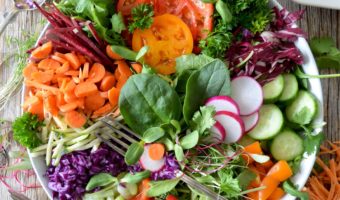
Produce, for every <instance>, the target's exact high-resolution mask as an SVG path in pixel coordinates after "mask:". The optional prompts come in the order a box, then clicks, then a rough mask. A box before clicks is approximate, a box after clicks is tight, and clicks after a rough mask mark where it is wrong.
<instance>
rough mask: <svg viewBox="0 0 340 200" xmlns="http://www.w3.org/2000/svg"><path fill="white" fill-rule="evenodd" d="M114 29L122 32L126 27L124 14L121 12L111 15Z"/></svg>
mask: <svg viewBox="0 0 340 200" xmlns="http://www.w3.org/2000/svg"><path fill="white" fill-rule="evenodd" d="M111 24H112V30H113V31H114V32H116V33H119V34H120V33H121V32H122V31H124V30H125V29H126V27H125V24H124V19H123V15H122V13H121V12H119V13H117V14H114V15H112V17H111Z"/></svg>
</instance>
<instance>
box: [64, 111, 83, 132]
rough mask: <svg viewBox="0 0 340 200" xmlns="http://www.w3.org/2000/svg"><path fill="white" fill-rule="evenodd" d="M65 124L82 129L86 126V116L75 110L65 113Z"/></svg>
mask: <svg viewBox="0 0 340 200" xmlns="http://www.w3.org/2000/svg"><path fill="white" fill-rule="evenodd" d="M65 122H66V123H67V124H68V125H69V126H70V127H72V128H81V127H83V126H84V125H85V124H86V117H85V115H84V114H82V113H80V112H77V111H75V110H72V111H69V112H67V113H65Z"/></svg>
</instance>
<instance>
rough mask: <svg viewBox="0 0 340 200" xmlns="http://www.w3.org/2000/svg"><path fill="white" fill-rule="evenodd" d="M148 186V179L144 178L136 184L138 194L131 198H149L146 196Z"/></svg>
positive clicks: (143, 199) (149, 198)
mask: <svg viewBox="0 0 340 200" xmlns="http://www.w3.org/2000/svg"><path fill="white" fill-rule="evenodd" d="M149 188H150V179H149V178H147V179H144V180H143V181H142V182H141V183H139V186H138V194H137V195H136V196H135V197H133V198H132V199H131V200H151V199H152V198H151V197H148V196H147V192H148V190H149Z"/></svg>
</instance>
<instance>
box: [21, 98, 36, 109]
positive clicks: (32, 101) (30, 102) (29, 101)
mask: <svg viewBox="0 0 340 200" xmlns="http://www.w3.org/2000/svg"><path fill="white" fill-rule="evenodd" d="M39 101H40V99H39V98H38V97H37V96H29V97H27V98H26V99H25V101H24V104H23V105H22V107H23V109H24V110H26V109H27V108H28V107H29V106H31V105H34V104H38V103H39Z"/></svg>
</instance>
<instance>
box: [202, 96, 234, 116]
mask: <svg viewBox="0 0 340 200" xmlns="http://www.w3.org/2000/svg"><path fill="white" fill-rule="evenodd" d="M205 105H206V106H214V107H215V110H216V112H218V111H228V112H232V113H235V114H237V115H239V114H240V108H239V107H238V105H237V103H236V102H235V101H234V100H233V99H232V98H231V97H228V96H215V97H211V98H209V99H208V100H207V101H206V103H205Z"/></svg>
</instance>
